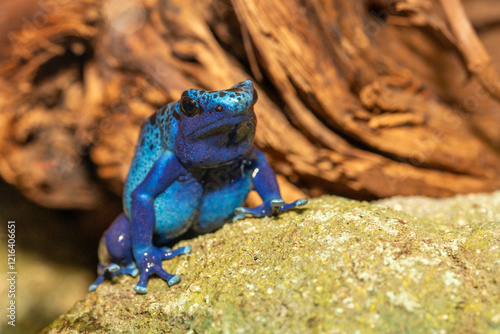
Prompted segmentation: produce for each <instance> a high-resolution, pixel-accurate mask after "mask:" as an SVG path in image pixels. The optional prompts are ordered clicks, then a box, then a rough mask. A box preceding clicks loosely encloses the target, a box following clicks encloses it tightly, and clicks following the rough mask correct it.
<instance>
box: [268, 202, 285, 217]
mask: <svg viewBox="0 0 500 334" xmlns="http://www.w3.org/2000/svg"><path fill="white" fill-rule="evenodd" d="M270 204H271V211H272V214H278V213H279V212H280V209H281V207H282V206H283V205H285V201H284V200H282V199H273V200H272V201H271V203H270Z"/></svg>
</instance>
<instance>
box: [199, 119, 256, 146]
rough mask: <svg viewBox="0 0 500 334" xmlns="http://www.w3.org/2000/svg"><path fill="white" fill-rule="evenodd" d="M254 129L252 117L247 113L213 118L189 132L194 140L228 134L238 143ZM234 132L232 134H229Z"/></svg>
mask: <svg viewBox="0 0 500 334" xmlns="http://www.w3.org/2000/svg"><path fill="white" fill-rule="evenodd" d="M254 129H255V125H254V123H253V122H252V118H251V117H250V116H248V115H244V116H233V117H231V118H229V119H228V118H221V119H218V120H215V121H213V122H211V123H209V124H207V125H205V126H203V127H201V128H199V129H196V130H194V131H193V132H191V134H190V136H193V137H194V139H195V140H203V139H207V138H210V137H215V136H219V135H230V137H233V138H231V139H232V140H231V141H232V142H234V143H238V142H240V141H241V140H243V139H245V138H246V137H247V136H248V135H249V134H250V133H252V132H253V131H254ZM231 134H234V135H231Z"/></svg>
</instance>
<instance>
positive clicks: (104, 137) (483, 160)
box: [0, 0, 500, 208]
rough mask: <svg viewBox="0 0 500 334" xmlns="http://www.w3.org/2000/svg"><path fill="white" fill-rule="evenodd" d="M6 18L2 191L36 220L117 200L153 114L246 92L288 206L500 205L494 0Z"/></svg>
mask: <svg viewBox="0 0 500 334" xmlns="http://www.w3.org/2000/svg"><path fill="white" fill-rule="evenodd" d="M0 13H2V15H3V17H4V19H2V20H1V21H0V32H1V34H0V36H2V37H3V39H2V40H0V46H1V51H0V52H1V53H0V76H1V79H0V108H1V113H0V174H1V176H2V178H4V179H5V180H6V181H8V182H9V183H11V184H14V185H15V186H16V187H18V188H19V189H21V190H22V192H23V193H24V194H25V195H26V196H27V197H29V198H30V199H32V200H34V201H36V202H38V203H40V204H42V205H45V206H50V207H58V208H92V207H95V205H96V203H98V202H99V201H100V195H99V194H101V193H102V191H103V184H104V185H105V186H106V187H108V188H109V189H112V190H113V191H114V192H115V193H117V194H119V193H120V192H121V189H122V186H123V181H124V179H125V177H126V173H127V170H128V165H129V163H130V160H131V158H132V154H133V149H134V145H135V141H136V139H137V136H138V130H139V126H140V124H141V122H142V121H143V120H144V119H145V118H146V117H147V116H148V115H149V114H151V113H152V112H154V111H155V109H156V108H158V107H160V106H161V105H163V104H165V103H167V102H170V101H174V100H177V99H179V96H180V94H181V92H182V91H183V90H185V89H187V88H193V87H198V88H204V89H213V90H218V89H223V88H228V87H230V86H232V85H233V84H234V83H236V82H238V81H240V80H244V79H246V78H253V80H254V82H255V83H256V84H257V86H258V89H259V102H258V103H257V105H256V112H257V115H258V121H259V124H258V131H257V138H256V144H257V146H258V147H260V148H261V149H262V150H263V151H264V152H265V153H266V154H267V156H268V158H269V160H270V162H271V164H272V165H273V167H274V169H275V170H276V171H277V173H278V174H279V175H280V176H279V179H280V183H281V184H282V187H283V189H284V193H285V198H286V199H292V198H296V197H299V196H302V195H303V192H305V193H306V194H307V195H310V196H318V195H321V194H324V193H331V194H339V195H346V196H349V197H355V198H365V199H370V198H376V197H387V196H392V195H397V194H402V195H410V194H422V195H430V196H449V195H452V194H455V193H464V192H479V191H490V190H493V189H498V188H499V187H500V177H499V176H500V168H499V166H500V153H499V152H500V131H498V128H499V124H500V112H499V110H498V107H499V101H500V84H499V83H500V80H499V76H498V73H497V70H496V69H495V66H494V61H500V48H499V47H498V45H500V35H499V34H498V30H499V25H498V23H500V5H499V3H498V2H497V1H495V0H468V1H463V2H460V1H459V0H441V1H438V0H434V1H432V0H428V1H427V0H355V1H345V0H332V1H321V0H310V1H299V0H282V1H268V0H232V1H228V0H204V1H194V0H182V1H181V0H168V1H158V0H144V1H142V2H141V1H139V0H126V1H119V0H112V1H103V2H101V1H96V0H78V1H76V0H75V1H73V0H38V1H34V0H26V1H16V2H15V1H10V2H3V3H1V4H0ZM495 31H496V32H497V33H496V34H494V32H495Z"/></svg>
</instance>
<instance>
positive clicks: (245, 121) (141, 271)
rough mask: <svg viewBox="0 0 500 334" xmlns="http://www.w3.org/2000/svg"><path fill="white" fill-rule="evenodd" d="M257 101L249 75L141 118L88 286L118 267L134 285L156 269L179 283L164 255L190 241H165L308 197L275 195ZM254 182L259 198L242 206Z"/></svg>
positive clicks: (140, 286) (142, 287) (188, 94)
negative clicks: (261, 144)
mask: <svg viewBox="0 0 500 334" xmlns="http://www.w3.org/2000/svg"><path fill="white" fill-rule="evenodd" d="M256 102H257V93H256V90H255V89H254V87H253V84H252V82H251V81H250V80H246V81H243V82H241V83H239V84H236V85H235V86H233V87H232V88H230V89H227V90H221V91H203V90H197V89H189V90H186V91H185V92H183V93H182V96H181V99H180V100H179V101H178V102H175V103H170V104H168V105H166V106H165V107H163V108H161V109H160V110H158V111H157V112H156V113H154V114H153V115H152V116H151V117H149V118H148V119H147V120H146V121H145V123H144V124H143V126H142V129H141V132H140V136H139V141H138V143H137V147H136V151H135V155H134V158H133V160H132V164H131V166H130V170H129V174H128V177H127V181H126V183H125V189H124V192H123V207H124V212H123V213H122V214H121V215H119V216H118V217H117V218H116V220H115V221H114V222H113V224H112V225H111V227H110V228H109V229H108V230H107V231H106V232H105V233H104V235H103V237H102V239H101V242H100V245H99V262H100V264H99V267H98V275H99V276H98V278H97V280H96V281H95V282H94V283H93V284H92V285H91V286H90V288H89V290H90V291H94V290H95V289H96V288H97V286H98V285H99V284H101V283H102V282H103V281H104V279H106V278H108V279H111V278H113V277H114V276H115V275H117V274H128V275H132V276H134V277H135V276H137V275H139V282H138V283H137V285H136V286H135V287H134V289H135V290H136V291H137V292H138V293H146V292H147V287H146V285H147V281H148V279H149V277H150V276H151V275H154V274H156V275H158V276H160V277H161V278H163V279H164V280H166V281H167V283H168V285H173V284H175V283H178V282H179V281H180V277H179V276H176V275H172V274H169V273H168V272H166V271H165V270H164V269H163V268H162V266H161V265H162V261H163V260H166V259H170V258H172V257H175V256H177V255H181V254H188V253H190V251H191V248H190V246H185V247H180V248H177V249H175V250H171V249H169V248H168V247H166V246H165V245H166V244H168V243H169V242H171V241H172V240H173V239H174V238H177V237H179V236H182V235H183V234H184V233H186V232H187V231H189V230H191V231H193V232H195V233H207V232H213V231H215V230H217V229H218V228H220V227H221V226H222V225H224V224H225V223H227V222H229V221H231V220H237V219H240V218H243V217H245V216H254V217H264V216H270V215H273V214H278V213H280V212H284V211H287V210H289V209H292V208H294V207H297V206H301V205H304V204H306V203H307V200H306V199H301V200H298V201H295V202H293V203H289V204H287V203H285V202H284V201H283V200H282V199H281V195H280V191H279V188H278V184H277V182H276V176H275V174H274V172H273V171H272V169H271V167H270V166H269V164H268V163H267V161H266V159H265V157H264V155H263V154H262V152H260V151H259V150H258V149H257V148H255V147H254V146H253V140H254V135H255V127H256V117H255V113H254V110H253V106H254V104H255V103H256ZM252 188H253V189H255V190H256V191H257V193H258V194H259V195H260V197H261V198H262V200H263V204H261V205H259V206H257V207H255V208H252V209H249V208H243V207H242V205H243V204H244V202H245V199H246V197H247V195H248V193H249V192H250V190H252Z"/></svg>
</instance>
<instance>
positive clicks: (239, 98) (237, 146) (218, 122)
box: [174, 80, 257, 167]
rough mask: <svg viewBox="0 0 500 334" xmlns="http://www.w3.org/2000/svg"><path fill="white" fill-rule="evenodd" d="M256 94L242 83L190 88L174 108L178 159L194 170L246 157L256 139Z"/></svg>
mask: <svg viewBox="0 0 500 334" xmlns="http://www.w3.org/2000/svg"><path fill="white" fill-rule="evenodd" d="M255 102H257V92H256V90H255V88H254V87H253V84H252V81H250V80H245V81H243V82H240V83H239V84H236V85H234V86H233V87H232V88H230V89H226V90H220V91H203V90H197V89H189V90H186V91H184V92H183V93H182V97H181V99H180V100H179V102H177V104H176V105H175V111H174V114H175V113H177V114H176V115H174V116H175V117H176V118H177V119H178V122H177V124H178V128H177V136H176V140H175V150H176V155H177V158H178V159H179V160H180V161H181V162H182V163H184V164H186V165H188V166H193V167H214V166H219V165H223V164H226V163H230V162H232V161H234V160H236V159H239V158H241V157H243V156H245V155H246V154H247V153H248V151H249V150H250V148H251V146H252V143H253V139H254V136H255V126H256V122H257V120H256V117H255V113H254V110H253V106H254V104H255Z"/></svg>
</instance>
